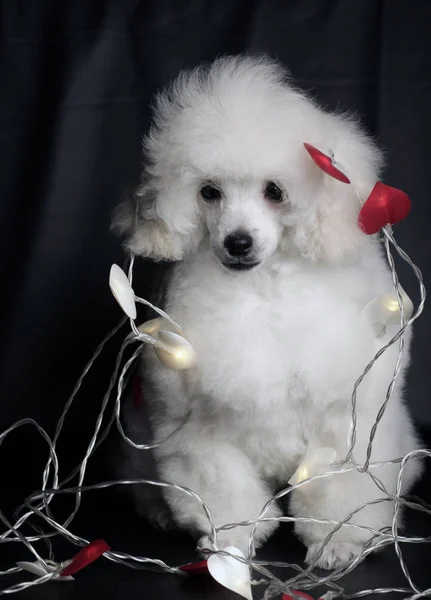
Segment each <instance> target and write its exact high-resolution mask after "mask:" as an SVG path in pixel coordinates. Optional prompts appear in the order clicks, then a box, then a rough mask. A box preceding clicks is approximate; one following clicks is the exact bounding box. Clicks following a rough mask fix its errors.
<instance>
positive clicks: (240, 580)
mask: <svg viewBox="0 0 431 600" xmlns="http://www.w3.org/2000/svg"><path fill="white" fill-rule="evenodd" d="M224 550H225V552H229V554H232V556H225V555H223V554H211V556H210V557H209V558H208V562H207V566H208V571H209V573H210V575H211V576H212V577H213V578H214V579H215V580H216V581H217V582H218V583H220V585H222V586H223V587H225V588H227V589H228V590H231V591H232V592H236V593H237V594H239V595H240V596H242V597H243V598H246V600H253V595H252V592H251V581H250V568H249V566H248V565H247V564H246V563H243V562H240V561H239V560H236V558H234V556H239V557H240V558H245V557H244V554H243V553H242V552H241V550H238V548H235V547H234V546H228V547H227V548H225V549H224Z"/></svg>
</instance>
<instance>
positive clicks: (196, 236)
mask: <svg viewBox="0 0 431 600" xmlns="http://www.w3.org/2000/svg"><path fill="white" fill-rule="evenodd" d="M304 142H308V143H310V144H312V145H314V146H315V147H317V148H318V149H320V150H321V151H323V152H324V153H326V154H329V153H330V152H331V151H332V152H333V153H334V155H335V157H336V159H337V161H338V162H339V163H340V164H341V165H342V166H343V168H344V169H345V171H346V173H347V175H348V177H349V178H350V179H351V181H352V183H353V184H354V186H355V187H356V188H357V189H358V190H359V192H360V194H361V195H362V197H363V198H364V199H365V198H367V196H368V194H369V193H370V191H371V189H372V187H373V185H374V183H375V182H376V180H377V179H378V177H379V168H380V165H381V156H380V153H379V151H378V150H377V148H376V146H375V145H374V143H373V142H372V141H371V140H370V139H369V138H368V137H367V136H366V135H365V134H364V133H363V132H362V131H361V129H360V128H359V126H358V124H357V122H356V121H355V120H354V119H352V118H351V117H348V116H346V115H340V114H337V115H334V114H328V113H327V112H325V111H324V110H322V109H321V108H319V107H318V106H316V104H315V103H314V102H313V101H311V100H310V99H309V98H307V97H306V96H305V95H304V94H303V93H301V92H300V91H298V90H297V89H296V88H295V87H293V85H292V83H291V82H290V80H289V77H288V76H287V75H286V73H285V71H284V70H283V68H282V67H280V65H278V64H276V63H274V62H271V61H269V60H267V59H265V58H252V57H228V58H222V59H220V60H217V61H216V62H214V63H213V64H211V65H209V66H203V67H199V68H197V69H195V70H193V71H191V72H186V73H182V74H181V75H180V76H179V78H178V79H177V80H176V81H175V83H174V84H173V85H172V86H171V87H170V88H169V89H168V90H167V91H165V92H163V93H162V94H160V95H159V96H158V97H157V100H156V104H155V108H154V123H153V126H152V128H151V130H150V132H149V134H148V136H147V138H146V140H145V153H146V166H145V168H144V171H143V177H142V184H141V185H140V187H139V189H138V190H137V192H136V194H135V195H134V197H133V199H132V200H133V202H132V203H131V204H130V206H128V205H123V206H122V207H121V209H120V211H119V213H118V215H117V220H116V225H117V227H118V228H119V229H120V230H121V231H122V232H123V233H126V234H127V239H128V242H127V243H128V248H129V249H131V250H132V251H133V252H135V253H136V254H137V255H140V256H144V257H148V258H150V259H153V260H155V261H170V262H172V263H173V267H172V273H171V275H172V276H171V278H170V281H169V284H168V287H167V289H166V296H165V305H164V308H165V310H166V311H167V312H168V314H170V315H171V316H172V317H173V318H174V319H175V320H176V321H177V322H179V323H180V324H181V326H182V328H183V330H184V332H185V335H186V337H187V338H188V340H189V341H190V342H191V344H192V345H193V346H194V348H195V350H196V353H197V357H198V363H197V366H196V367H195V368H193V369H191V370H189V371H172V370H169V369H168V368H166V367H165V366H163V365H162V364H160V363H159V362H158V360H157V359H156V358H155V356H154V354H153V352H152V351H151V349H149V350H148V351H145V352H144V357H143V366H142V374H143V378H144V380H145V382H146V383H145V384H144V400H145V404H146V406H147V407H148V406H149V407H150V420H151V427H152V436H153V440H160V439H163V438H165V437H166V436H167V435H168V434H169V433H171V432H172V431H173V430H174V429H175V428H176V427H177V426H178V425H180V424H181V423H182V421H183V420H184V419H185V417H187V423H186V424H185V425H184V427H183V428H181V429H180V431H179V432H178V433H176V434H175V435H174V436H173V437H172V438H171V439H170V440H169V441H168V442H166V443H165V444H162V445H161V446H160V447H159V448H158V449H157V450H156V451H155V452H154V453H153V457H152V459H154V460H155V466H156V471H157V474H158V476H159V477H160V478H161V479H163V480H166V481H169V482H174V483H178V484H181V485H183V486H186V487H188V488H190V489H191V490H193V491H195V492H197V493H198V494H199V496H200V497H201V498H202V499H203V500H204V501H205V502H206V504H207V505H208V506H209V508H210V510H211V513H212V516H213V519H214V521H215V524H216V526H221V525H224V524H227V523H232V522H238V521H243V520H247V519H254V518H257V517H258V515H259V513H260V511H261V510H262V508H263V506H264V505H265V503H266V502H267V501H268V500H269V499H270V498H271V497H272V496H273V494H274V491H275V490H276V489H279V488H280V487H285V486H286V485H287V482H288V480H289V478H290V477H291V475H292V473H293V472H294V471H295V469H296V468H297V466H298V464H299V463H300V462H301V459H302V458H303V456H304V454H305V452H306V450H307V449H312V448H318V447H321V446H329V447H332V448H334V449H335V450H336V452H337V456H338V457H339V458H340V459H343V458H344V457H345V455H346V453H347V450H348V434H349V427H350V420H351V395H352V390H353V385H354V382H355V381H356V379H357V378H358V376H359V375H360V374H361V373H362V371H363V369H364V367H365V366H366V364H367V363H368V362H369V361H370V360H371V359H372V357H373V356H374V354H375V353H376V352H377V350H378V349H379V348H380V347H381V346H383V345H384V344H385V343H386V342H387V341H388V340H389V339H390V337H392V336H393V335H394V333H396V330H395V331H388V332H387V333H386V335H385V336H383V337H380V338H378V337H376V332H375V330H374V329H373V327H372V325H371V323H367V322H366V321H365V320H364V319H363V317H362V316H361V312H362V309H363V308H364V306H365V305H366V304H367V302H369V301H370V300H371V299H372V298H374V297H376V296H378V295H380V294H382V293H386V292H391V291H392V290H393V284H392V279H391V274H390V271H389V269H388V266H387V263H386V260H385V258H384V256H383V253H382V249H381V244H380V243H379V242H378V241H377V240H376V239H375V237H374V236H367V235H365V234H364V233H363V232H362V230H361V229H360V227H359V226H358V213H359V209H360V202H359V200H358V197H357V195H356V194H355V191H354V189H353V186H352V185H346V184H344V183H341V182H339V181H337V180H335V179H333V178H331V177H329V176H327V175H325V174H324V173H323V172H322V171H321V170H320V169H319V168H318V167H317V166H316V165H315V164H314V162H313V161H312V160H311V158H310V156H309V155H308V153H307V152H306V150H305V149H304V145H303V143H304ZM396 346H397V345H396V344H395V345H394V346H393V347H392V348H391V349H390V350H389V351H387V352H386V353H385V354H384V355H383V356H382V357H381V358H380V359H379V361H378V363H377V364H376V365H375V367H374V368H373V369H372V370H371V372H370V373H369V374H368V375H367V377H366V378H365V380H364V381H363V383H362V384H361V386H360V387H359V390H358V404H357V406H358V412H357V419H358V421H357V441H356V446H355V451H354V456H355V459H356V460H357V461H364V460H365V453H366V448H367V445H368V440H369V435H370V430H371V427H372V425H373V423H374V421H375V419H376V415H377V412H378V410H379V408H380V406H381V404H382V403H383V401H384V399H385V395H386V390H387V387H388V384H389V383H390V381H391V379H392V376H393V371H394V366H395V362H396V358H397V352H398V350H397V347H396ZM408 346H409V336H407V337H406V351H405V353H404V359H403V369H402V370H405V368H406V365H407V363H408ZM403 379H404V376H403V372H402V373H401V375H400V377H399V378H398V380H397V384H396V386H395V389H394V392H393V394H392V398H391V400H390V403H389V406H388V408H387V410H386V413H385V415H384V417H383V419H382V421H381V423H380V425H379V427H378V430H377V435H376V438H375V442H374V445H373V451H372V460H373V461H380V460H386V459H393V458H397V457H401V456H403V455H405V454H406V453H407V452H409V451H411V450H413V449H416V448H417V447H418V438H417V437H416V434H415V431H414V428H413V425H412V422H411V419H410V417H409V414H408V412H407V409H406V407H405V405H404V403H403V399H402V396H403ZM126 419H127V420H128V422H129V428H130V430H131V431H133V434H134V439H135V440H136V441H144V440H143V437H145V436H144V434H143V432H144V429H145V426H144V425H143V421H142V418H141V417H140V414H139V411H138V412H136V411H134V410H132V409H131V410H129V411H128V415H127V416H126ZM132 437H133V436H132ZM145 441H147V442H148V440H145ZM128 461H129V465H130V464H133V467H134V469H135V471H137V472H138V473H139V475H140V476H141V477H145V476H146V474H147V462H148V453H146V452H139V451H133V452H132V453H131V455H130V456H129V458H128ZM398 468H399V466H393V465H390V466H385V467H379V468H376V469H374V473H375V475H376V476H378V477H379V479H380V480H381V481H382V482H383V483H384V485H385V486H386V488H387V490H388V491H389V492H390V493H394V492H395V487H396V479H397V474H398ZM419 473H420V465H417V464H413V463H411V467H410V469H408V470H407V472H406V478H405V485H404V491H406V490H408V489H410V488H411V486H412V484H413V482H414V481H415V480H416V479H417V477H418V475H419ZM313 485H314V488H313ZM163 496H164V501H165V503H166V506H167V507H169V513H170V515H171V517H172V521H173V522H174V524H175V525H177V526H179V527H182V528H184V529H186V530H188V531H190V532H192V533H193V534H194V535H196V538H197V539H199V542H198V547H199V548H201V549H202V548H205V546H206V545H207V543H208V538H207V536H208V533H209V526H208V521H207V519H206V517H205V514H204V512H203V510H202V508H201V507H200V504H199V503H198V502H197V501H196V500H195V499H194V498H192V497H190V496H187V495H186V494H184V493H181V492H179V491H175V490H172V489H167V490H164V492H163ZM384 496H385V494H384V493H383V492H382V491H381V490H379V489H378V487H377V486H376V484H375V483H374V482H373V480H372V478H371V477H370V475H369V474H367V473H360V472H358V471H351V472H349V473H345V474H341V475H338V476H333V477H332V478H331V479H327V480H326V483H325V484H324V485H319V486H317V484H311V485H308V486H304V487H303V488H302V489H298V490H296V491H295V492H294V493H293V494H292V498H291V502H290V512H291V514H292V515H293V516H294V517H306V518H308V517H310V518H318V519H329V520H336V521H339V520H342V519H344V518H345V517H347V515H349V514H350V513H351V512H352V511H354V510H355V509H356V508H358V507H359V506H361V505H362V504H364V503H367V502H370V501H372V500H375V499H378V498H383V497H384ZM136 497H137V500H138V503H139V504H140V508H141V511H142V512H144V513H145V514H149V511H151V512H152V513H154V512H155V511H156V515H154V514H153V517H154V518H155V519H156V520H158V521H159V522H160V523H162V522H163V521H164V515H163V513H162V512H161V511H160V509H159V507H155V506H153V507H152V508H151V507H150V506H149V504H148V502H146V500H145V497H146V490H145V489H144V487H143V486H141V487H139V489H137V490H136ZM281 508H282V507H280V506H277V505H274V506H273V508H272V509H271V510H270V512H269V513H268V515H267V516H276V515H280V514H281ZM393 509H394V506H393V503H392V502H391V501H386V502H380V503H374V504H371V505H370V506H367V507H366V508H364V509H363V510H361V511H360V512H358V513H357V514H355V515H354V517H353V518H352V519H351V522H353V523H356V524H359V525H362V526H365V527H370V528H373V529H381V528H385V527H387V526H389V525H390V524H391V522H392V515H393ZM276 527H277V522H274V521H272V522H271V521H269V522H265V523H262V524H261V525H260V526H259V527H258V530H257V537H256V546H257V547H259V545H261V544H262V543H263V542H264V541H265V540H266V539H267V538H268V537H269V536H270V535H271V534H272V533H273V531H274V530H275V529H276ZM331 529H333V525H328V524H316V523H313V522H306V521H298V522H296V523H295V531H296V533H297V534H298V536H299V537H300V538H301V539H302V540H303V542H304V544H305V545H306V546H307V549H308V552H307V558H306V560H307V561H311V560H313V557H315V556H316V553H317V552H318V550H319V547H320V544H321V543H322V541H323V540H324V538H325V536H326V535H327V534H328V532H329V531H330V530H331ZM249 533H250V527H249V526H247V527H237V528H234V529H230V530H224V531H221V532H220V533H219V537H218V543H219V547H223V546H226V545H234V546H237V547H239V548H240V549H242V550H243V551H246V550H247V543H248V536H249ZM370 535H371V534H370V533H369V532H367V531H366V530H364V529H362V530H361V529H358V528H355V527H351V526H343V527H342V528H341V529H340V530H339V531H338V532H337V533H336V534H335V535H334V537H333V538H332V540H331V542H330V543H329V544H328V545H327V546H326V548H325V550H324V552H323V554H322V556H321V557H320V559H319V561H318V565H319V566H321V567H326V568H333V567H334V566H335V565H338V564H341V563H344V562H346V561H347V560H349V559H351V558H352V557H353V556H354V555H356V554H358V553H359V552H360V550H361V547H362V546H363V544H364V543H365V542H366V541H367V539H368V538H369V537H370Z"/></svg>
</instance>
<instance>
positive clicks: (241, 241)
mask: <svg viewBox="0 0 431 600" xmlns="http://www.w3.org/2000/svg"><path fill="white" fill-rule="evenodd" d="M252 246H253V238H252V237H251V235H249V234H248V233H244V232H243V231H237V232H236V233H231V234H230V235H228V236H226V238H225V240H224V247H225V248H226V250H227V251H228V252H229V254H230V255H231V256H245V255H246V254H248V252H249V251H250V248H251V247H252Z"/></svg>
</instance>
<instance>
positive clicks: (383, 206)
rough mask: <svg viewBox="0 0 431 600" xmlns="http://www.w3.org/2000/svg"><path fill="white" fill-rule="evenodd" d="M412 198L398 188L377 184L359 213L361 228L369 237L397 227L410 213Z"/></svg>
mask: <svg viewBox="0 0 431 600" xmlns="http://www.w3.org/2000/svg"><path fill="white" fill-rule="evenodd" d="M410 206H411V202H410V198H409V197H408V196H407V194H405V193H404V192H402V191H401V190H397V189H396V188H393V187H390V186H389V185H386V184H384V183H380V182H377V183H376V185H375V186H374V187H373V189H372V191H371V194H370V195H369V196H368V198H367V200H366V201H365V203H364V205H363V206H362V208H361V211H360V213H359V226H360V228H361V229H362V230H363V231H364V232H365V233H366V234H368V235H371V234H373V233H377V232H378V231H380V229H382V227H384V226H385V225H395V223H399V221H402V220H403V219H405V217H406V216H407V215H408V214H409V212H410Z"/></svg>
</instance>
